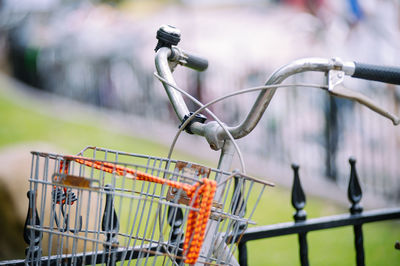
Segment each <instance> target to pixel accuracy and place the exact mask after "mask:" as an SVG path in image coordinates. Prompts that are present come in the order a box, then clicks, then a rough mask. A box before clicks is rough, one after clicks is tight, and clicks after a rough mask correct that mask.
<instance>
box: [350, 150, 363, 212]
mask: <svg viewBox="0 0 400 266" xmlns="http://www.w3.org/2000/svg"><path fill="white" fill-rule="evenodd" d="M349 163H350V169H351V170H350V180H349V187H348V189H347V196H348V198H349V200H350V202H351V207H350V213H351V214H357V213H361V212H362V211H363V208H362V207H361V205H360V201H361V198H362V191H361V186H360V182H359V181H358V175H357V170H356V159H355V158H354V157H350V159H349Z"/></svg>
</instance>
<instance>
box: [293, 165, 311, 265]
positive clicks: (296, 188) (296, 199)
mask: <svg viewBox="0 0 400 266" xmlns="http://www.w3.org/2000/svg"><path fill="white" fill-rule="evenodd" d="M299 168H300V167H299V166H298V165H297V164H292V169H293V172H294V177H293V187H292V205H293V207H294V208H295V209H296V212H295V213H294V215H293V218H294V221H295V222H296V223H300V222H304V221H305V220H306V219H307V213H306V211H305V210H304V207H305V206H306V195H305V194H304V191H303V188H302V186H301V182H300V177H299ZM298 236H299V245H300V262H301V265H302V266H308V265H309V263H308V244H307V233H306V232H301V233H299V234H298Z"/></svg>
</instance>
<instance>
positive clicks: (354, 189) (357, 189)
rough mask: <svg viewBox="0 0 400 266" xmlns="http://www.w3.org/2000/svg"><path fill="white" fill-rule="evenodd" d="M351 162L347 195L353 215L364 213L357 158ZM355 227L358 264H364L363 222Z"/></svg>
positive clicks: (362, 265) (359, 265)
mask: <svg viewBox="0 0 400 266" xmlns="http://www.w3.org/2000/svg"><path fill="white" fill-rule="evenodd" d="M349 163H350V168H351V170H350V180H349V187H348V190H347V196H348V198H349V200H350V202H351V207H350V213H351V215H359V214H361V213H362V211H363V208H362V206H361V205H360V201H361V198H362V191H361V186H360V183H359V181H358V175H357V170H356V160H355V159H354V158H350V159H349ZM353 229H354V244H355V247H356V260H357V266H364V265H365V262H364V260H365V258H364V240H363V231H362V224H356V225H354V227H353Z"/></svg>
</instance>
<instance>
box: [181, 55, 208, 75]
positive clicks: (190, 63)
mask: <svg viewBox="0 0 400 266" xmlns="http://www.w3.org/2000/svg"><path fill="white" fill-rule="evenodd" d="M185 56H186V57H187V59H186V64H185V66H186V67H190V68H192V69H194V70H197V71H204V70H206V69H207V68H208V60H207V59H204V58H201V57H198V56H196V55H192V54H188V53H186V52H185Z"/></svg>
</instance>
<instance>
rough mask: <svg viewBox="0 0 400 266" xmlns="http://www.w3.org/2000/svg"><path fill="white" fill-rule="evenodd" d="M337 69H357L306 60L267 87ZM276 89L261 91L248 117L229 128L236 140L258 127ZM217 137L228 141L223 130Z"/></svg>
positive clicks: (283, 70)
mask: <svg viewBox="0 0 400 266" xmlns="http://www.w3.org/2000/svg"><path fill="white" fill-rule="evenodd" d="M336 67H338V68H340V69H342V70H343V71H344V72H345V73H346V74H347V75H351V74H353V73H354V69H355V66H354V63H353V62H345V63H342V62H340V61H338V59H325V58H304V59H299V60H296V61H293V62H292V63H290V64H287V65H285V66H283V67H281V68H280V69H278V70H277V71H275V72H274V73H273V74H272V75H271V76H270V78H269V79H268V80H267V82H266V83H265V85H272V84H279V83H281V82H282V81H284V80H285V79H286V78H288V77H289V76H291V75H294V74H297V73H302V72H306V71H320V72H326V71H329V70H330V69H333V68H336ZM276 89H277V88H271V89H266V90H263V91H261V92H260V94H259V95H258V97H257V99H256V101H255V103H254V105H253V107H252V108H251V110H250V111H249V113H248V114H247V117H246V118H245V119H244V120H243V121H242V122H241V123H240V124H239V125H237V126H234V127H228V130H229V132H230V133H231V134H232V136H233V137H234V138H235V139H238V138H242V137H244V136H246V135H247V134H249V133H250V132H251V131H252V130H253V129H254V128H255V127H256V125H257V124H258V121H260V119H261V117H262V115H263V114H264V112H265V110H266V109H267V107H268V105H269V103H270V102H271V99H272V97H273V96H274V94H275V91H276ZM217 136H218V139H226V133H225V132H224V131H223V130H221V128H220V129H218V132H217Z"/></svg>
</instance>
